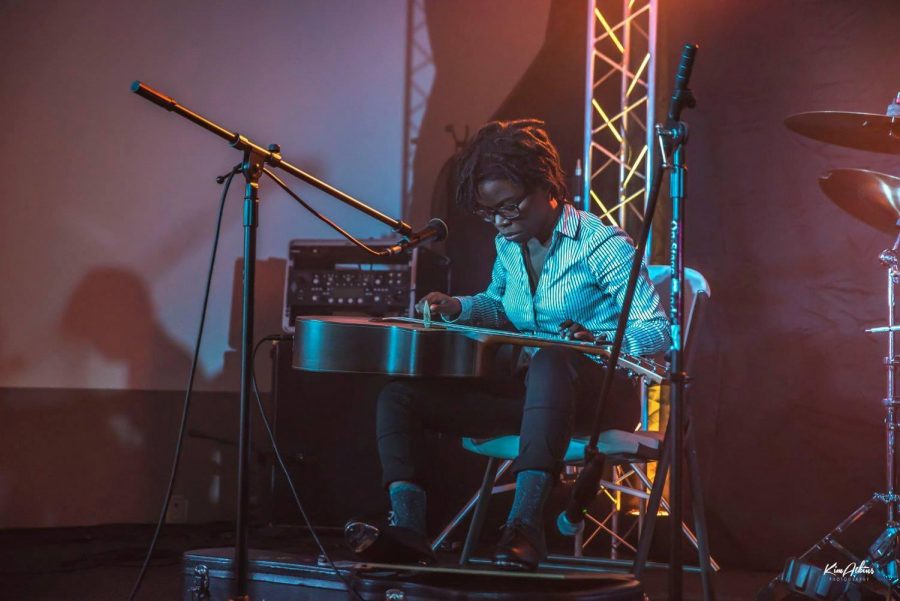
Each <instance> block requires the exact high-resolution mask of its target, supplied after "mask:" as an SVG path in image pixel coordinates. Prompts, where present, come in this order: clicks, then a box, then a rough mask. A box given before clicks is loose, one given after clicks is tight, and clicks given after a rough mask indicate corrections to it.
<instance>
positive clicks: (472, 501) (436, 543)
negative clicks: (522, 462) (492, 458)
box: [431, 460, 512, 551]
mask: <svg viewBox="0 0 900 601" xmlns="http://www.w3.org/2000/svg"><path fill="white" fill-rule="evenodd" d="M511 465H512V461H510V460H506V461H504V462H503V463H502V464H500V468H499V469H498V470H497V474H496V475H495V476H494V483H495V484H496V482H497V480H499V479H500V477H501V476H502V475H503V474H505V473H506V470H508V469H509V467H510V466H511ZM494 492H497V491H494ZM480 494H481V489H478V490H476V491H475V494H473V495H472V496H471V498H469V500H468V501H466V504H465V505H463V508H462V509H460V510H459V513H457V514H456V515H455V516H453V519H452V520H450V523H449V524H447V525H446V526H445V527H444V529H443V530H441V533H440V534H438V535H437V536H436V537H435V538H434V540H433V541H431V550H432V551H437V550H438V547H440V546H441V544H442V543H443V542H444V541H445V540H447V537H448V536H450V533H451V532H453V530H454V529H455V528H456V527H457V526H459V524H460V523H461V522H462V521H463V519H465V517H466V516H467V515H469V512H471V511H472V509H473V508H474V507H475V505H476V504H477V503H478V499H479V498H480Z"/></svg>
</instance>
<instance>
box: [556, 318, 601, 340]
mask: <svg viewBox="0 0 900 601" xmlns="http://www.w3.org/2000/svg"><path fill="white" fill-rule="evenodd" d="M559 335H560V336H562V337H563V338H565V339H566V340H580V341H583V342H594V341H595V339H594V335H593V334H592V333H591V331H590V330H588V329H587V328H585V327H584V326H583V325H581V324H580V323H578V322H577V321H574V320H571V319H567V320H565V321H564V322H562V323H561V324H559Z"/></svg>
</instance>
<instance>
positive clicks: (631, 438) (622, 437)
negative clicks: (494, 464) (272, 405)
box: [462, 430, 663, 463]
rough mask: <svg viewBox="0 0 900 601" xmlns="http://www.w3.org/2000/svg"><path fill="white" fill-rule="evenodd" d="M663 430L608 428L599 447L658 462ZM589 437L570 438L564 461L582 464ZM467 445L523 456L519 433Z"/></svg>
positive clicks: (491, 453)
mask: <svg viewBox="0 0 900 601" xmlns="http://www.w3.org/2000/svg"><path fill="white" fill-rule="evenodd" d="M662 440H663V433H662V432H648V431H644V430H641V431H638V432H627V431H625V430H606V431H604V432H601V433H600V437H599V438H598V439H597V450H598V451H600V452H601V453H603V454H604V455H606V456H607V457H610V458H612V459H615V460H619V461H623V462H627V461H656V460H657V459H658V458H659V448H660V447H661V446H662ZM587 443H588V438H586V437H585V438H573V439H572V440H570V441H569V448H568V449H566V456H565V459H564V461H565V462H566V463H578V462H580V461H582V460H583V459H584V447H586V446H587ZM462 445H463V448H464V449H466V450H467V451H471V452H472V453H477V454H479V455H485V456H486V457H496V458H497V459H515V458H516V457H517V456H518V455H519V437H518V436H515V435H509V436H498V437H496V438H463V439H462Z"/></svg>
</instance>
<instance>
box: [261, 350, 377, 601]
mask: <svg viewBox="0 0 900 601" xmlns="http://www.w3.org/2000/svg"><path fill="white" fill-rule="evenodd" d="M282 339H283V337H282V336H266V337H265V338H262V339H261V340H260V341H259V342H257V343H256V346H254V347H253V354H252V356H251V358H250V366H251V367H250V382H251V383H252V385H253V394H254V396H255V397H256V406H257V407H258V408H259V415H260V417H262V420H263V425H265V427H266V433H267V434H268V435H269V441H270V442H271V443H272V452H274V453H275V459H276V460H277V461H278V465H279V467H281V471H282V473H283V474H284V479H285V480H286V481H287V485H288V488H290V489H291V495H293V497H294V503H296V505H297V509H299V510H300V515H301V516H302V517H303V521H304V522H305V523H306V527H307V528H308V529H309V533H310V534H311V535H312V537H313V540H314V541H315V543H316V546H317V547H319V552H320V553H321V554H322V556H323V557H324V558H325V561H327V562H328V566H329V567H330V568H331V569H332V570H334V573H335V575H336V576H337V577H338V578H340V579H341V582H343V583H344V586H346V587H347V590H348V591H349V592H350V593H352V595H353V597H355V598H356V599H358V600H359V601H363V598H362V597H361V596H360V595H359V593H358V592H356V589H354V588H353V585H352V584H351V582H350V579H349V578H346V577H345V576H344V575H343V574H341V571H340V570H339V569H338V567H337V566H336V565H334V561H332V560H331V556H330V555H328V552H327V551H326V550H325V546H324V545H323V544H322V541H321V540H319V536H318V534H316V530H315V528H313V525H312V522H311V521H310V520H309V516H307V515H306V510H305V509H303V504H302V503H301V502H300V497H299V495H297V489H296V487H294V481H293V479H292V478H291V473H290V472H289V471H288V468H287V465H285V463H284V459H282V457H281V451H279V450H278V444H277V443H276V442H275V434H273V433H272V428H271V426H270V425H269V418H268V417H267V416H266V412H265V410H264V409H263V405H262V399H260V396H259V388H258V387H257V386H256V351H258V350H259V347H261V346H262V345H263V343H264V342H266V341H269V340H272V341H276V342H277V341H279V340H282Z"/></svg>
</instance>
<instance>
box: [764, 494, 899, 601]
mask: <svg viewBox="0 0 900 601" xmlns="http://www.w3.org/2000/svg"><path fill="white" fill-rule="evenodd" d="M896 501H897V497H896V495H894V494H891V493H875V494H874V495H872V498H871V499H869V500H868V501H867V502H865V503H864V504H863V505H861V506H860V507H859V508H858V509H857V510H856V511H854V512H853V513H851V514H850V515H849V516H847V518H845V519H844V521H843V522H841V523H840V524H838V525H837V526H836V527H835V528H834V529H833V530H832V531H831V532H829V533H828V534H826V535H825V536H824V537H823V538H822V539H821V540H820V541H819V542H817V543H816V544H815V545H813V546H812V547H811V548H810V549H808V550H807V551H806V552H805V553H804V554H803V555H801V556H800V557H799V558H794V557H792V558H790V559H788V560H787V561H786V562H785V565H784V570H783V571H782V572H781V574H780V575H779V576H778V577H776V578H775V579H773V580H772V582H770V583H769V585H768V586H767V587H766V588H764V589H762V590H761V591H760V592H759V594H758V595H757V601H774V600H776V599H783V598H785V597H784V596H777V594H776V593H777V591H778V589H779V588H784V589H786V591H787V594H788V595H791V594H798V595H801V596H803V597H805V598H809V599H821V600H822V601H831V600H838V599H840V600H842V601H843V600H847V601H855V600H860V601H868V600H869V599H872V600H883V599H885V597H884V596H882V595H880V594H877V593H876V592H874V591H873V589H879V590H884V591H885V592H888V591H890V594H889V595H888V597H887V599H896V598H898V597H900V595H898V593H900V586H898V585H900V580H898V562H897V560H896V559H893V558H892V555H893V553H894V551H895V549H896V545H897V542H898V540H897V539H898V534H900V528H898V527H897V525H896V524H894V523H893V522H892V523H889V524H888V526H887V528H886V529H885V530H884V531H883V532H882V533H881V535H880V536H879V537H878V538H877V540H876V541H875V542H874V543H873V544H872V545H871V546H870V547H869V549H868V554H867V555H866V556H865V557H864V558H863V559H860V558H859V557H857V556H856V555H854V554H853V553H852V552H851V551H850V550H849V549H847V548H846V547H844V545H842V544H841V543H840V542H839V541H838V540H837V538H836V536H838V535H840V534H843V533H844V532H845V531H846V530H847V529H848V528H849V527H850V526H852V525H853V524H854V523H856V522H857V521H858V520H859V519H860V518H861V517H862V516H863V515H865V514H866V513H868V512H869V510H871V509H872V508H873V507H877V506H878V505H880V504H895V503H896ZM829 547H830V548H832V549H834V550H837V551H838V552H839V553H841V554H842V555H843V556H845V557H846V558H847V559H848V561H850V562H851V563H849V564H848V565H847V566H841V567H839V566H838V565H837V564H836V563H834V564H821V566H820V565H814V564H811V563H809V562H808V561H807V559H808V558H809V557H810V556H811V555H813V554H815V553H817V552H819V551H823V550H824V549H826V548H829ZM848 570H849V573H848Z"/></svg>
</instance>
